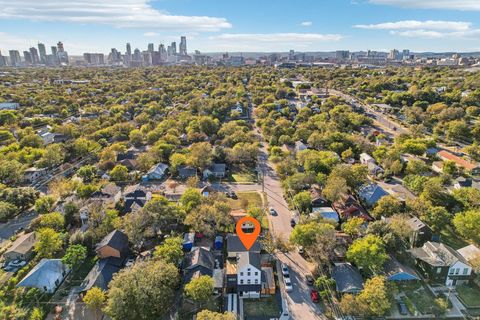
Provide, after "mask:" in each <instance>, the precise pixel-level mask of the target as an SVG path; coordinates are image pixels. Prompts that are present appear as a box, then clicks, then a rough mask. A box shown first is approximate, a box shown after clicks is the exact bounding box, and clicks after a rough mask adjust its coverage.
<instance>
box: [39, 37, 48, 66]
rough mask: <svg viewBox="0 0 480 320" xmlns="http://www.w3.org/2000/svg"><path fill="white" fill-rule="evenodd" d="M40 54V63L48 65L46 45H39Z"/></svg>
mask: <svg viewBox="0 0 480 320" xmlns="http://www.w3.org/2000/svg"><path fill="white" fill-rule="evenodd" d="M38 52H39V53H40V62H41V63H46V62H47V50H46V49H45V45H44V44H43V43H40V42H39V43H38Z"/></svg>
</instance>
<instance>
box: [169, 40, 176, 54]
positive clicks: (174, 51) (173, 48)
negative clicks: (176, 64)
mask: <svg viewBox="0 0 480 320" xmlns="http://www.w3.org/2000/svg"><path fill="white" fill-rule="evenodd" d="M170 47H172V55H174V56H176V55H177V43H176V42H175V41H174V42H172V44H171V45H170Z"/></svg>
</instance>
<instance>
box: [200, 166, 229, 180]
mask: <svg viewBox="0 0 480 320" xmlns="http://www.w3.org/2000/svg"><path fill="white" fill-rule="evenodd" d="M226 172H227V165H226V164H225V163H213V164H212V165H210V166H209V167H208V168H206V169H205V170H203V179H208V178H210V177H213V178H224V177H225V174H226Z"/></svg>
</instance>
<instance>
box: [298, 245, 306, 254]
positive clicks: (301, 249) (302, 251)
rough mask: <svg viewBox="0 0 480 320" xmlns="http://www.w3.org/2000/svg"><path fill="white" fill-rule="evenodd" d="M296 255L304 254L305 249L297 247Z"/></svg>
mask: <svg viewBox="0 0 480 320" xmlns="http://www.w3.org/2000/svg"><path fill="white" fill-rule="evenodd" d="M298 253H299V254H304V253H305V249H304V248H303V246H300V247H298Z"/></svg>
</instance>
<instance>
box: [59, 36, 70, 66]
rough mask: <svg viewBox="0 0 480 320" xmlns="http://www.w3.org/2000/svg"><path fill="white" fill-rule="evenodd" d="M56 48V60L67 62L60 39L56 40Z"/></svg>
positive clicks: (66, 55) (66, 54)
mask: <svg viewBox="0 0 480 320" xmlns="http://www.w3.org/2000/svg"><path fill="white" fill-rule="evenodd" d="M57 49H58V52H57V57H58V62H60V63H61V64H68V53H67V52H66V51H65V49H64V48H63V43H62V41H58V43H57Z"/></svg>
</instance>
